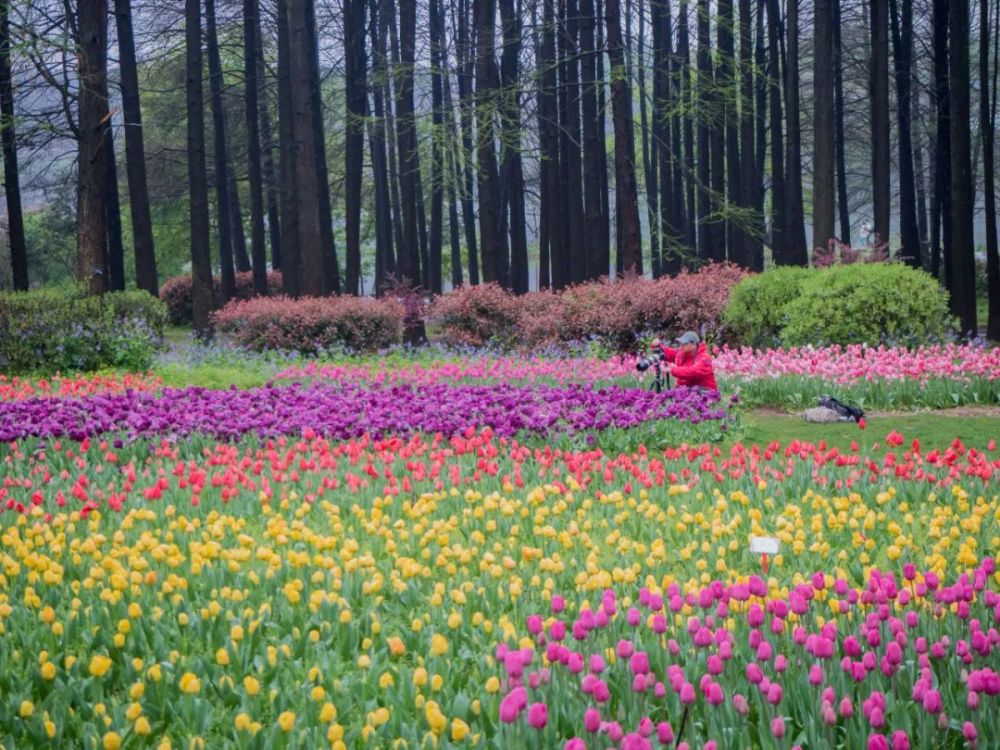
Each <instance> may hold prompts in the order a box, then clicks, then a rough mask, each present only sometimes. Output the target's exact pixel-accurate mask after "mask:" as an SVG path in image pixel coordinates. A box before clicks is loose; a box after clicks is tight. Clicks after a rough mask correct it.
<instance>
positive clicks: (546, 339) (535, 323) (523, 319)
mask: <svg viewBox="0 0 1000 750" xmlns="http://www.w3.org/2000/svg"><path fill="white" fill-rule="evenodd" d="M517 303H518V304H517V333H518V343H519V344H520V345H521V346H524V347H528V348H531V349H540V348H545V347H547V346H553V345H555V344H559V343H560V342H562V340H563V336H564V331H565V328H566V320H565V315H564V313H565V307H564V305H563V300H562V297H560V296H559V295H558V294H556V293H555V292H553V291H552V290H551V289H542V290H540V291H537V292H528V293H527V294H525V295H522V296H521V297H520V298H518V300H517Z"/></svg>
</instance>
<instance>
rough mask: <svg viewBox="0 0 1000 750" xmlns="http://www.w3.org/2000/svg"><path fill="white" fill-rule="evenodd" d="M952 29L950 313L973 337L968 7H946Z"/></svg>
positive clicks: (974, 284)
mask: <svg viewBox="0 0 1000 750" xmlns="http://www.w3.org/2000/svg"><path fill="white" fill-rule="evenodd" d="M948 25H949V27H950V29H951V33H950V35H949V38H950V41H951V50H950V72H951V76H950V78H951V81H950V86H951V107H952V109H951V123H950V124H951V160H952V170H951V215H952V227H951V231H952V250H951V264H952V288H951V310H952V313H954V314H955V315H956V316H957V317H958V319H959V322H960V324H961V326H962V329H961V330H962V333H963V334H967V335H970V336H975V335H976V333H977V330H978V325H977V319H976V259H975V244H974V240H973V224H972V221H973V209H974V205H973V196H972V189H973V188H972V184H973V183H972V153H971V137H970V134H969V117H970V115H971V113H970V111H969V109H970V107H969V98H970V97H969V85H970V82H969V4H968V3H964V2H952V3H950V5H949V16H948Z"/></svg>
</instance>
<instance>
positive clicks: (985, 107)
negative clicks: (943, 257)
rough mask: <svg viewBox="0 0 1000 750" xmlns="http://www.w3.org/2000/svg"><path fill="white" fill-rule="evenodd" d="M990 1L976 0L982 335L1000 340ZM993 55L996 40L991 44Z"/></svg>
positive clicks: (999, 23)
mask: <svg viewBox="0 0 1000 750" xmlns="http://www.w3.org/2000/svg"><path fill="white" fill-rule="evenodd" d="M993 24H994V29H996V28H1000V18H993ZM990 33H991V29H990V4H989V0H979V92H980V99H979V132H980V133H982V136H983V203H984V208H985V209H986V210H985V217H984V218H985V220H986V284H987V296H988V298H989V311H988V313H987V319H986V337H987V338H989V339H990V340H992V341H1000V250H998V248H997V219H996V205H997V201H996V182H995V179H996V177H995V174H994V161H993V159H994V157H993V154H994V150H993V147H994V142H995V141H994V135H995V131H994V126H995V116H994V112H995V110H996V103H997V91H996V86H997V74H996V69H994V73H993V81H992V83H991V81H990V49H991V44H990V41H991V40H990ZM992 49H993V54H994V58H995V56H996V54H997V45H996V42H995V41H994V43H993V44H992Z"/></svg>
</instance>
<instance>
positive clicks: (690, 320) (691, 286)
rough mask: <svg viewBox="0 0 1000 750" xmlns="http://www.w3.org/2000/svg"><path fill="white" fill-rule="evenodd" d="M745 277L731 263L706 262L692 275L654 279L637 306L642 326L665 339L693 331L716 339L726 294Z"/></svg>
mask: <svg viewBox="0 0 1000 750" xmlns="http://www.w3.org/2000/svg"><path fill="white" fill-rule="evenodd" d="M745 275H746V271H744V270H743V269H741V268H740V267H739V266H736V265H733V264H731V263H710V264H708V265H707V266H704V267H702V268H700V269H699V270H697V271H695V272H694V273H689V272H687V271H681V273H679V274H677V275H676V276H664V277H662V278H660V279H657V280H656V281H655V282H654V283H653V288H652V289H651V290H650V292H649V293H648V294H647V295H645V296H644V297H643V298H642V301H641V303H640V304H641V306H642V319H643V323H644V327H645V328H646V329H649V330H653V331H656V332H658V333H661V334H666V335H668V336H676V335H679V334H681V333H683V332H684V331H696V332H697V333H699V334H700V335H701V336H702V337H718V336H719V334H720V333H721V331H722V313H723V311H724V310H725V309H726V304H727V303H728V302H729V294H730V292H731V291H732V289H733V287H734V286H736V284H737V283H739V281H740V279H742V278H743V277H744V276H745Z"/></svg>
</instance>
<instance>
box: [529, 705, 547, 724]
mask: <svg viewBox="0 0 1000 750" xmlns="http://www.w3.org/2000/svg"><path fill="white" fill-rule="evenodd" d="M548 722H549V707H548V706H546V705H545V704H544V703H532V704H531V706H530V707H529V708H528V724H530V725H531V726H533V727H534V728H535V729H544V728H545V725H546V724H548Z"/></svg>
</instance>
